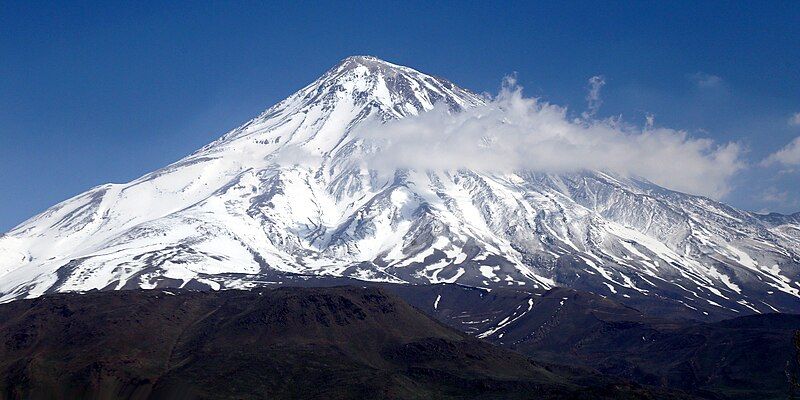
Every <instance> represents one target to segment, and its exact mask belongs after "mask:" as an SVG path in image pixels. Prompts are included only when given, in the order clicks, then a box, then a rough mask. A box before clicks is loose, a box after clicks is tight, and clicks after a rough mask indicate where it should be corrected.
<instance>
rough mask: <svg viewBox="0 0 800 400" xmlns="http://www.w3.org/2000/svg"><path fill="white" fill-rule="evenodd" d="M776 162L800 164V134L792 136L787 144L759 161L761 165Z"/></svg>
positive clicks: (793, 165)
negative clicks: (792, 138)
mask: <svg viewBox="0 0 800 400" xmlns="http://www.w3.org/2000/svg"><path fill="white" fill-rule="evenodd" d="M776 164H779V165H783V166H788V167H796V166H800V136H798V137H796V138H794V140H792V141H791V142H789V144H787V145H786V146H784V147H783V148H781V149H780V150H778V151H776V152H774V153H772V154H770V155H769V156H768V157H767V158H765V159H764V161H762V162H761V165H763V166H770V165H776Z"/></svg>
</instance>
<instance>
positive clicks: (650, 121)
mask: <svg viewBox="0 0 800 400" xmlns="http://www.w3.org/2000/svg"><path fill="white" fill-rule="evenodd" d="M644 121H645V122H644V130H646V131H649V130H652V129H653V125H655V123H656V116H655V115H653V114H652V113H647V114H646V115H645V116H644Z"/></svg>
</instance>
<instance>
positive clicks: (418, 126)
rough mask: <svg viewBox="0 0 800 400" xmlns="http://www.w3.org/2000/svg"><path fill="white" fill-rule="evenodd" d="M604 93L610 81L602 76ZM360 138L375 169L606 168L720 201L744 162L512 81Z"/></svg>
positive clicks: (732, 149)
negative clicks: (470, 103) (578, 115)
mask: <svg viewBox="0 0 800 400" xmlns="http://www.w3.org/2000/svg"><path fill="white" fill-rule="evenodd" d="M596 82H597V84H596V85H595V87H596V88H597V90H596V91H595V93H596V96H592V95H591V91H590V96H589V97H590V98H591V99H599V88H600V87H601V86H602V83H600V82H602V79H598V80H596ZM356 135H357V137H360V138H362V139H364V141H365V142H366V143H367V144H368V145H371V146H375V147H376V148H379V149H380V150H379V151H377V152H376V153H375V155H374V156H373V157H370V158H369V159H368V160H367V164H368V166H369V167H370V168H375V169H389V170H394V169H397V168H411V169H421V170H443V169H445V170H446V169H458V168H468V169H472V170H479V171H486V172H512V171H519V170H533V171H541V172H556V173H558V172H574V171H581V170H602V171H609V172H613V173H617V174H620V175H625V176H634V177H640V178H644V179H647V180H649V181H651V182H653V183H656V184H659V185H662V186H666V187H669V188H672V189H675V190H680V191H685V192H690V193H696V194H703V195H708V196H711V197H716V198H719V197H721V196H723V195H725V194H726V193H728V191H729V189H730V185H729V182H730V179H731V177H732V176H733V175H734V174H735V173H736V172H737V171H739V170H740V169H741V168H743V167H744V162H743V161H742V160H741V153H742V151H741V148H740V146H739V145H738V144H737V143H717V142H715V141H713V140H710V139H704V138H695V137H692V136H690V135H689V134H688V133H687V132H685V131H680V130H674V129H668V128H654V127H653V126H652V122H651V123H648V125H647V129H642V128H640V127H635V126H631V125H628V124H625V123H624V122H622V121H620V120H619V119H606V120H596V119H589V120H587V119H585V118H582V119H577V120H576V119H572V118H570V117H569V116H568V110H567V109H566V108H563V107H560V106H557V105H553V104H549V103H546V102H542V101H539V100H538V99H535V98H526V97H524V96H523V95H522V90H521V88H519V87H517V86H515V85H514V84H513V83H507V84H506V85H505V86H504V87H503V89H502V90H501V92H500V93H499V94H498V95H497V96H496V97H495V98H494V99H492V100H491V101H489V102H488V103H487V104H486V105H484V106H480V107H476V108H472V109H469V110H467V111H464V112H460V113H455V114H453V113H449V112H448V109H447V107H436V108H434V110H433V111H430V112H427V113H422V114H420V115H419V116H416V117H411V118H405V119H402V120H398V121H393V122H389V123H385V124H382V123H378V122H375V123H373V124H368V125H366V126H364V127H363V128H361V129H359V130H358V131H357V132H356Z"/></svg>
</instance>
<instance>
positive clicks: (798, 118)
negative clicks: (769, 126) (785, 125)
mask: <svg viewBox="0 0 800 400" xmlns="http://www.w3.org/2000/svg"><path fill="white" fill-rule="evenodd" d="M789 125H791V126H800V112H796V113H794V115H792V116H791V117H790V118H789Z"/></svg>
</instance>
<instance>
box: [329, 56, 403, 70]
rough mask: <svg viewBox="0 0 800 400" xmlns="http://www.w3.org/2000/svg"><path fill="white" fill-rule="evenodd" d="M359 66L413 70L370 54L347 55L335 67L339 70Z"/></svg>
mask: <svg viewBox="0 0 800 400" xmlns="http://www.w3.org/2000/svg"><path fill="white" fill-rule="evenodd" d="M358 66H363V67H366V68H367V69H369V70H375V69H405V70H411V68H408V67H403V66H401V65H397V64H393V63H390V62H388V61H384V60H382V59H380V58H378V57H375V56H369V55H354V56H349V57H346V58H344V59H343V60H342V61H340V62H339V63H338V64H337V65H336V67H335V68H334V69H337V70H342V69H352V68H357V67H358Z"/></svg>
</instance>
